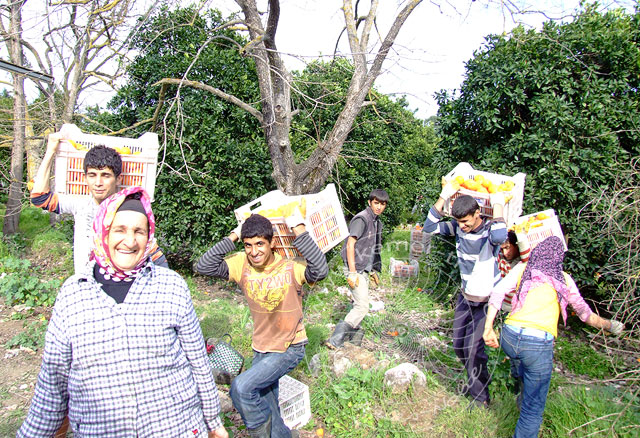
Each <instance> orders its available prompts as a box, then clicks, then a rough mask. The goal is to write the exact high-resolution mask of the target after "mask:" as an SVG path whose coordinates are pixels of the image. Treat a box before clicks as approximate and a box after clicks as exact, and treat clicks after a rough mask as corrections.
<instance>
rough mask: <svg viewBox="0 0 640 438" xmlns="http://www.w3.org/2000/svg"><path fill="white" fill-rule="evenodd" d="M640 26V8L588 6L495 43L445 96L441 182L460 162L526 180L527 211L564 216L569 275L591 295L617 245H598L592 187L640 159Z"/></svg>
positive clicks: (441, 125)
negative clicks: (586, 215)
mask: <svg viewBox="0 0 640 438" xmlns="http://www.w3.org/2000/svg"><path fill="white" fill-rule="evenodd" d="M639 20H640V11H638V10H637V9H636V12H635V13H634V14H628V13H626V12H624V11H609V12H606V13H600V12H598V7H597V5H587V6H585V10H584V11H583V12H582V13H580V14H579V15H578V16H577V17H576V18H575V20H574V21H572V22H569V23H560V22H554V21H550V22H547V23H545V24H544V26H543V29H542V30H541V31H536V30H525V29H524V28H517V29H515V30H514V31H513V32H512V33H511V34H510V35H509V36H503V35H491V36H489V37H487V41H486V44H485V46H484V47H483V48H482V49H481V50H478V51H477V52H476V53H475V54H474V57H473V59H471V60H470V61H469V62H468V63H467V64H466V79H465V81H464V83H463V84H462V86H461V88H460V90H459V92H457V93H448V92H444V91H443V92H441V93H440V94H439V95H438V97H437V100H438V103H439V106H440V109H439V114H438V115H439V117H438V121H437V128H438V133H439V134H440V135H441V137H442V143H441V149H440V150H439V151H438V154H437V155H438V157H437V158H436V159H435V160H434V162H435V163H437V164H436V165H440V166H441V167H442V169H441V174H444V173H446V172H448V171H450V170H451V169H452V168H453V166H455V164H457V163H458V162H460V161H467V162H470V163H471V164H472V165H473V166H474V167H475V168H478V169H481V170H488V171H491V172H495V173H501V174H507V175H513V174H515V173H517V172H524V173H526V174H527V182H526V186H525V198H524V212H525V213H532V212H534V211H539V210H543V209H547V208H550V207H553V208H555V209H556V211H557V212H558V214H559V215H560V221H561V223H562V225H563V228H564V232H565V235H566V236H568V238H569V253H568V256H567V257H566V259H565V260H566V263H565V264H566V268H567V271H569V272H571V274H572V275H575V277H576V279H577V281H578V283H579V284H580V285H581V287H584V286H587V287H588V288H587V289H585V292H587V295H591V296H594V295H596V294H597V293H598V291H599V290H598V289H597V288H595V287H594V273H595V272H597V271H598V269H599V268H600V267H602V266H604V265H606V264H607V263H608V261H609V256H610V255H611V248H612V247H613V242H612V241H611V239H606V238H594V236H597V235H598V234H599V231H600V229H601V225H600V224H596V223H594V222H592V221H585V220H581V219H579V214H580V213H581V212H582V211H583V209H584V208H585V207H586V206H587V205H588V204H589V202H590V200H591V199H590V197H589V196H590V190H589V188H590V187H608V186H611V185H612V183H613V181H614V179H615V176H616V174H617V173H618V172H619V171H620V170H621V169H622V168H624V167H621V166H620V165H619V164H618V163H626V162H628V159H629V158H630V157H633V156H637V155H638V154H640V130H638V124H637V108H638V105H639V104H640V93H637V90H638V88H639V87H640V51H639V50H638V41H639V39H640V25H639ZM589 208H590V207H589ZM597 212H598V213H600V214H603V215H606V214H608V211H606V210H598V211H597Z"/></svg>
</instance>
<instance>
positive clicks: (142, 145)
mask: <svg viewBox="0 0 640 438" xmlns="http://www.w3.org/2000/svg"><path fill="white" fill-rule="evenodd" d="M74 131H75V132H78V134H75V135H74V136H73V138H72V139H71V140H73V141H74V142H75V143H77V144H80V145H82V146H83V147H84V148H86V149H91V148H92V147H94V146H97V145H104V146H107V147H111V148H114V149H115V148H121V147H125V146H126V147H128V148H129V149H130V150H131V152H132V153H131V154H121V157H122V174H121V175H122V181H121V183H120V185H119V186H118V187H119V188H120V189H125V188H128V187H135V186H140V187H144V189H145V190H146V191H147V193H149V196H150V197H151V199H153V196H154V193H155V185H156V171H157V168H158V149H159V144H158V134H155V133H151V132H147V133H145V134H143V135H142V136H141V137H140V138H137V139H135V138H127V137H110V136H105V135H93V134H83V133H81V132H80V130H79V129H77V128H75V127H74ZM86 153H87V152H86V151H82V150H78V149H76V148H75V147H74V146H73V145H72V144H71V143H69V142H67V141H62V142H60V146H59V147H58V153H57V155H56V171H55V191H56V193H61V194H66V195H77V196H89V188H88V186H87V183H86V181H85V177H84V169H83V166H84V156H85V154H86Z"/></svg>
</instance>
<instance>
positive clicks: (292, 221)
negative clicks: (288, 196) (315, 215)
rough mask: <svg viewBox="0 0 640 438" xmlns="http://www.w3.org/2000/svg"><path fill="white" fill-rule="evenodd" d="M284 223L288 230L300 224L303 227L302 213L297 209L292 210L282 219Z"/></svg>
mask: <svg viewBox="0 0 640 438" xmlns="http://www.w3.org/2000/svg"><path fill="white" fill-rule="evenodd" d="M284 222H285V223H286V224H287V227H289V228H292V229H293V228H295V227H297V226H298V225H300V224H303V225H304V217H302V213H301V212H300V209H299V208H298V207H296V208H294V209H293V211H292V212H291V215H289V217H287V218H285V219H284Z"/></svg>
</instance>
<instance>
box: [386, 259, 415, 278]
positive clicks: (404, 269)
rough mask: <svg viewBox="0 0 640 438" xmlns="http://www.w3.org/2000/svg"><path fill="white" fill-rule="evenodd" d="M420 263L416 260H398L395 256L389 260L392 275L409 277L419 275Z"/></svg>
mask: <svg viewBox="0 0 640 438" xmlns="http://www.w3.org/2000/svg"><path fill="white" fill-rule="evenodd" d="M419 270H420V264H419V263H418V262H417V261H416V260H409V261H408V262H405V261H402V260H396V259H394V258H393V257H391V259H390V260H389V271H390V273H391V276H392V277H400V278H409V277H417V276H418V271H419Z"/></svg>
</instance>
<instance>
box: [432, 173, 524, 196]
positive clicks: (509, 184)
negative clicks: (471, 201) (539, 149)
mask: <svg viewBox="0 0 640 438" xmlns="http://www.w3.org/2000/svg"><path fill="white" fill-rule="evenodd" d="M447 182H450V183H451V185H452V186H453V188H454V189H456V190H460V189H461V188H463V189H467V190H471V191H473V192H478V193H497V192H510V191H511V190H513V188H514V187H515V183H514V182H513V181H510V180H507V181H505V182H503V183H502V184H500V185H497V184H495V183H494V182H493V181H491V180H490V179H488V178H485V177H484V176H482V175H476V176H475V177H473V179H470V178H467V179H465V178H464V177H463V176H462V175H458V176H456V177H455V178H454V179H452V180H451V181H445V179H444V178H443V179H442V184H443V185H444V184H446V183H447Z"/></svg>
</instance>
